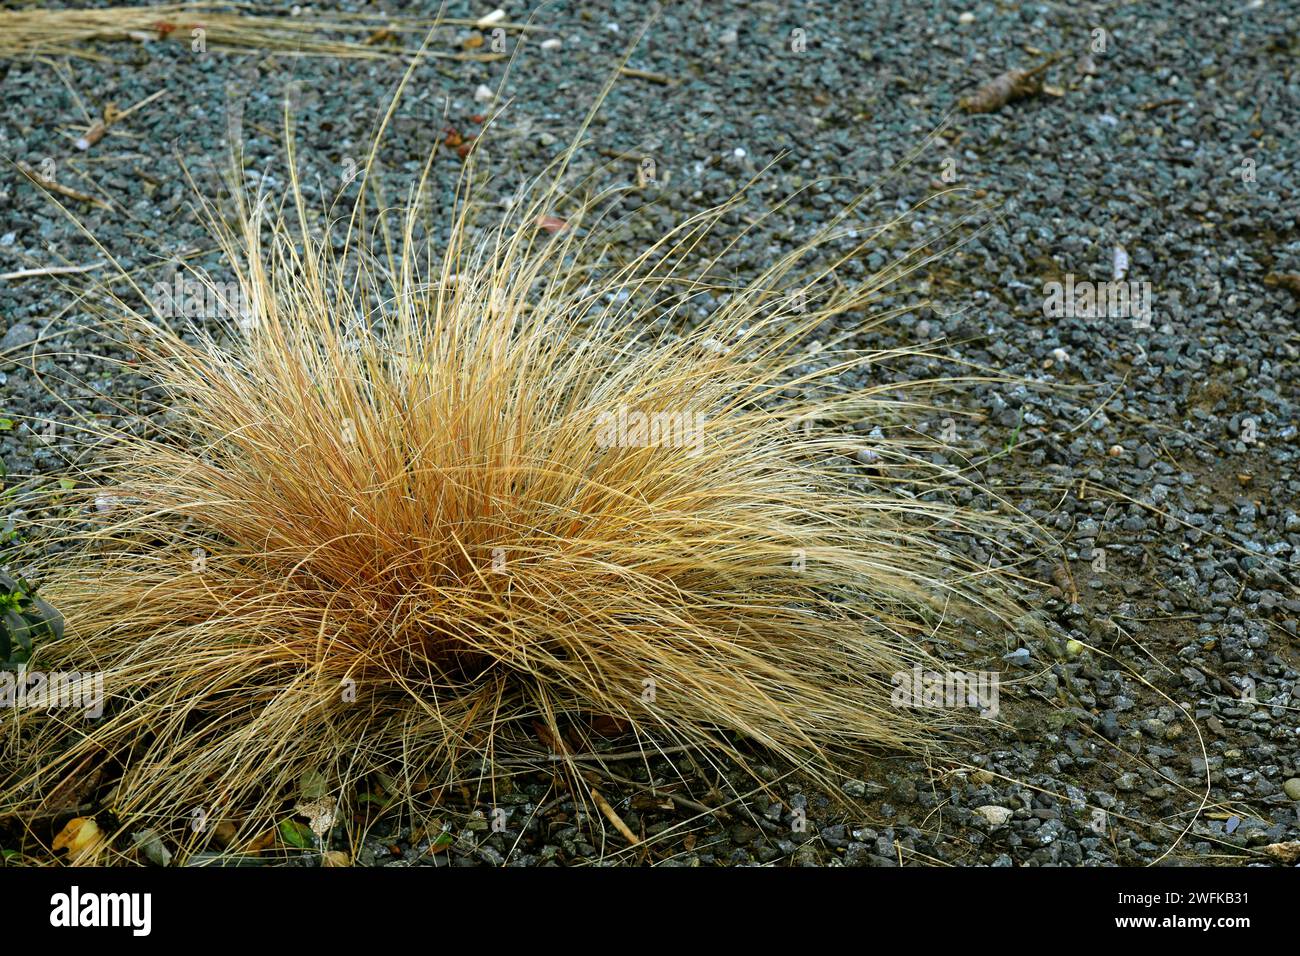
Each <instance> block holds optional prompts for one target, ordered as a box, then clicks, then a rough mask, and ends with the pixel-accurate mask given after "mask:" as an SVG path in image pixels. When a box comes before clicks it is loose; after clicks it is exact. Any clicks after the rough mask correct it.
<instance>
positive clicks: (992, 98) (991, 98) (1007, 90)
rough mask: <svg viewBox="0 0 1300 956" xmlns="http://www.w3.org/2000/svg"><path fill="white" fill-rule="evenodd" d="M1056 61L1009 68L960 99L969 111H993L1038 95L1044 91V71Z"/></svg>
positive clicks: (962, 106)
mask: <svg viewBox="0 0 1300 956" xmlns="http://www.w3.org/2000/svg"><path fill="white" fill-rule="evenodd" d="M1053 62H1054V61H1052V60H1049V61H1048V62H1047V63H1043V64H1041V65H1040V66H1036V67H1034V68H1033V69H1032V70H1007V72H1005V73H1003V74H1002V75H1001V76H996V77H994V78H993V79H991V80H989V81H988V82H987V83H985V84H984V85H983V86H981V87H980V88H979V89H978V90H976V91H975V92H974V93H972V94H971V95H970V96H964V97H962V99H961V100H960V101H959V102H960V105H961V108H962V109H964V110H965V111H966V112H967V113H992V112H993V111H994V110H999V109H1001V108H1002V107H1004V106H1006V105H1007V104H1008V103H1012V102H1014V101H1016V100H1022V99H1025V98H1026V97H1030V96H1037V95H1038V94H1039V93H1041V92H1043V76H1042V74H1043V71H1044V70H1045V69H1047V68H1048V67H1049V66H1051V64H1052V63H1053Z"/></svg>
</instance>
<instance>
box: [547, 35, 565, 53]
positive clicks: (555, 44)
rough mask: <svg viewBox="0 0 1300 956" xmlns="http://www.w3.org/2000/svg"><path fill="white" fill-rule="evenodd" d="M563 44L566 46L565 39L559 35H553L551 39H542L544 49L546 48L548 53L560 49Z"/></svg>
mask: <svg viewBox="0 0 1300 956" xmlns="http://www.w3.org/2000/svg"><path fill="white" fill-rule="evenodd" d="M562 46H564V41H563V40H560V39H558V38H557V37H551V38H550V39H549V40H543V41H542V49H543V50H545V51H546V52H547V53H551V52H553V51H555V50H558V49H559V48H560V47H562Z"/></svg>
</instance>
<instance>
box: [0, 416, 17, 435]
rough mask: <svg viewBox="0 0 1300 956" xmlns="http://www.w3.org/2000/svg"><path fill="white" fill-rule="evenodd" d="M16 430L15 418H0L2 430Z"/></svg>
mask: <svg viewBox="0 0 1300 956" xmlns="http://www.w3.org/2000/svg"><path fill="white" fill-rule="evenodd" d="M13 430H14V420H13V419H12V418H0V432H11V431H13Z"/></svg>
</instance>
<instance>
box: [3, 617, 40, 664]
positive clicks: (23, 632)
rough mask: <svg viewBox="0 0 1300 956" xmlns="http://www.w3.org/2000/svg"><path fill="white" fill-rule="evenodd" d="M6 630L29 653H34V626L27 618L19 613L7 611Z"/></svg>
mask: <svg viewBox="0 0 1300 956" xmlns="http://www.w3.org/2000/svg"><path fill="white" fill-rule="evenodd" d="M5 630H7V631H8V632H9V634H10V636H11V637H12V638H13V639H14V640H15V641H17V642H18V646H19V647H21V648H22V649H23V650H25V651H26V652H27V653H29V654H30V653H31V652H32V630H33V628H32V625H31V623H30V622H29V621H28V619H27V617H26V616H25V615H23V614H19V613H18V612H17V611H5Z"/></svg>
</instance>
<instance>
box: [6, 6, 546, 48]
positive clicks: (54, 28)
mask: <svg viewBox="0 0 1300 956" xmlns="http://www.w3.org/2000/svg"><path fill="white" fill-rule="evenodd" d="M256 9H257V8H256V7H253V6H251V5H246V4H238V3H226V4H215V3H166V4H154V5H143V6H124V7H96V8H87V9H78V8H70V9H65V10H48V9H42V8H39V7H32V8H27V9H21V10H0V58H4V57H17V56H28V55H46V56H74V57H87V58H93V57H95V56H97V54H96V53H95V51H94V50H93V49H92V48H91V47H90V46H88V44H91V43H94V42H99V41H113V40H134V41H140V40H165V41H168V42H175V43H183V44H185V45H186V46H187V47H192V45H193V44H195V43H196V42H197V40H198V39H200V37H201V40H202V43H203V44H204V48H205V49H206V50H211V51H213V52H223V51H224V52H257V51H264V52H274V53H278V54H281V55H291V56H330V57H359V58H367V59H374V58H380V57H387V56H392V55H393V54H394V53H400V52H402V47H401V45H400V43H398V44H397V45H394V41H397V40H400V38H401V36H402V35H403V34H415V35H417V38H418V36H419V35H422V34H424V33H425V32H426V31H427V30H428V29H429V27H430V26H431V25H432V21H431V20H419V19H415V18H409V17H382V16H378V15H370V14H354V13H330V14H318V13H314V12H307V13H304V14H302V15H301V16H287V15H286V16H278V15H269V14H265V13H257V12H252V11H255V10H256ZM438 22H439V23H440V24H442V25H444V26H449V27H456V26H461V27H471V26H473V25H474V22H475V21H473V20H464V19H455V18H446V17H444V18H440V19H439V20H438ZM493 26H494V27H501V28H504V29H510V30H520V29H526V27H525V26H523V25H520V24H514V23H508V22H504V21H502V22H498V23H495V24H493ZM195 31H200V33H197V34H196V32H195ZM425 55H426V56H431V57H448V58H454V59H496V58H497V56H496V55H493V54H484V53H464V52H452V51H447V50H442V51H439V50H426V51H425Z"/></svg>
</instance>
